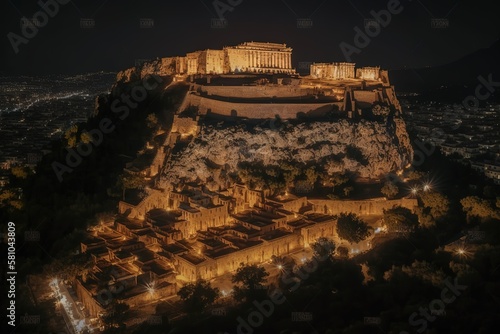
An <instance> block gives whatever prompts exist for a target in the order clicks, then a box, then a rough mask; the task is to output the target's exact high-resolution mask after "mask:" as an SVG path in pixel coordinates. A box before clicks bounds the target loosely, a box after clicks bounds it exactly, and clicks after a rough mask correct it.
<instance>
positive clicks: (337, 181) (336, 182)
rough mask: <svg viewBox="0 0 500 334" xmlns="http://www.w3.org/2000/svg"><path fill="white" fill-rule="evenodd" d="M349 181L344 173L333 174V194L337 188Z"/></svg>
mask: <svg viewBox="0 0 500 334" xmlns="http://www.w3.org/2000/svg"><path fill="white" fill-rule="evenodd" d="M347 181H349V178H348V177H347V176H346V175H345V174H342V173H333V174H332V176H331V177H330V182H331V183H332V185H333V186H332V192H334V191H335V187H337V186H340V185H342V184H344V183H346V182H347Z"/></svg>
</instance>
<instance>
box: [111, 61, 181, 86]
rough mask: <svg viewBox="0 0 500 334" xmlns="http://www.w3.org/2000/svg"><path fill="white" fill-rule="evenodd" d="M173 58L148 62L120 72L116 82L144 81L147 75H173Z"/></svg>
mask: <svg viewBox="0 0 500 334" xmlns="http://www.w3.org/2000/svg"><path fill="white" fill-rule="evenodd" d="M171 63H172V61H171V58H158V59H155V60H152V61H147V62H145V63H143V64H142V65H140V66H135V67H131V68H129V69H126V70H123V71H120V72H118V74H117V75H116V81H117V82H119V83H125V82H130V81H134V80H140V79H143V78H144V77H145V76H147V75H152V74H155V75H160V76H163V75H171V74H172V67H171V66H172V65H171Z"/></svg>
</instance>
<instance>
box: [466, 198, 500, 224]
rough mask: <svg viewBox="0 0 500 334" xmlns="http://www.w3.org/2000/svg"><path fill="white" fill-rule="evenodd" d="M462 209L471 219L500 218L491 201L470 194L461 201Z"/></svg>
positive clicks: (468, 218)
mask: <svg viewBox="0 0 500 334" xmlns="http://www.w3.org/2000/svg"><path fill="white" fill-rule="evenodd" d="M460 204H462V209H463V210H464V212H465V213H466V214H467V220H468V221H470V219H471V218H472V217H477V218H480V219H488V218H494V219H495V218H500V216H499V214H498V212H497V210H495V209H494V208H493V207H492V206H491V204H490V202H489V201H487V200H485V199H482V198H479V197H477V196H468V197H465V198H463V199H462V200H461V201H460Z"/></svg>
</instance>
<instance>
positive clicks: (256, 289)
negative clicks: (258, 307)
mask: <svg viewBox="0 0 500 334" xmlns="http://www.w3.org/2000/svg"><path fill="white" fill-rule="evenodd" d="M267 276H269V273H268V272H267V271H266V270H265V269H264V268H263V267H259V266H257V265H255V264H252V265H245V264H243V263H241V264H240V267H239V268H238V269H237V270H236V273H235V274H234V275H233V277H232V279H231V281H232V282H233V283H237V284H240V285H235V286H234V298H235V299H236V300H242V299H244V300H246V301H250V299H251V298H256V297H257V295H262V292H263V291H264V284H265V282H266V279H267Z"/></svg>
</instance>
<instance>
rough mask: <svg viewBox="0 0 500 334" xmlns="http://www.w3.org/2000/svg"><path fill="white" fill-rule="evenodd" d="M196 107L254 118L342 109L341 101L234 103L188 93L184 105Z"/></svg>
mask: <svg viewBox="0 0 500 334" xmlns="http://www.w3.org/2000/svg"><path fill="white" fill-rule="evenodd" d="M189 106H195V107H198V112H199V114H201V115H206V114H213V115H220V116H232V117H247V118H255V119H265V118H275V117H276V115H279V116H280V117H281V118H283V119H293V118H297V116H298V114H299V113H305V114H306V115H308V116H324V115H326V114H327V113H328V112H330V111H332V110H334V109H342V108H343V103H342V102H331V103H294V104H290V103H282V104H279V103H234V102H225V101H218V100H213V99H209V98H206V97H202V96H198V95H195V94H188V96H186V100H185V101H184V107H186V108H187V107H189Z"/></svg>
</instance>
